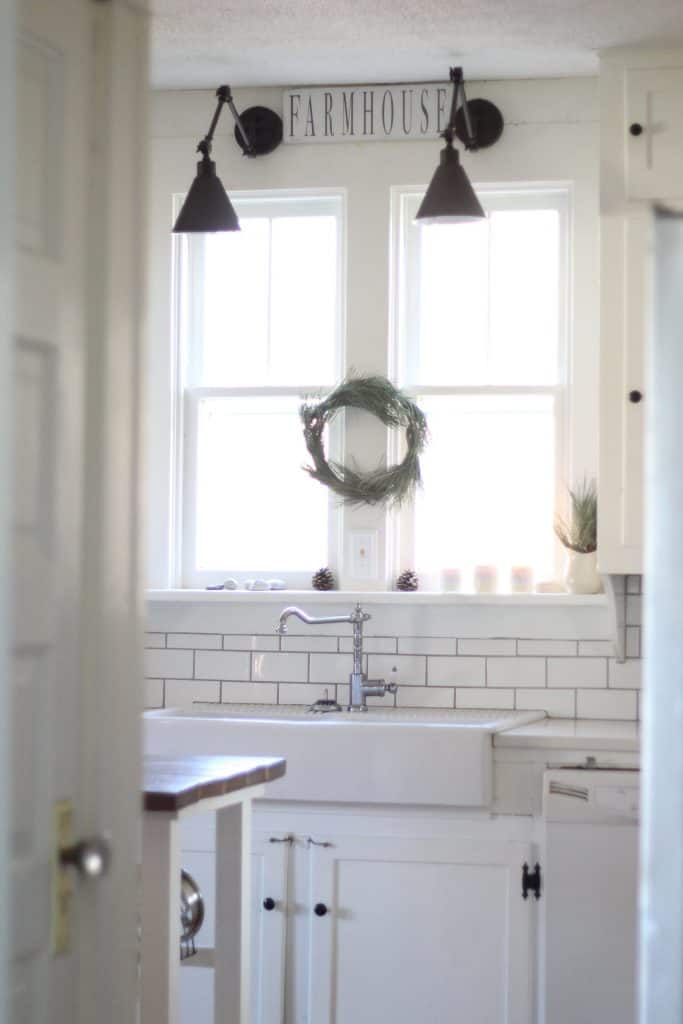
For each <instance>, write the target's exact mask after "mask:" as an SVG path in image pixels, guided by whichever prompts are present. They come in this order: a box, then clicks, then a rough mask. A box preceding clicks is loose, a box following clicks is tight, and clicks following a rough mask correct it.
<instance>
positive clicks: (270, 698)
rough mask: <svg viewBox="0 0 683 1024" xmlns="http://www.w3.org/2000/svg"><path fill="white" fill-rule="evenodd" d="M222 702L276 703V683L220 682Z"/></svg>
mask: <svg viewBox="0 0 683 1024" xmlns="http://www.w3.org/2000/svg"><path fill="white" fill-rule="evenodd" d="M221 702H222V703H223V704H277V683H221Z"/></svg>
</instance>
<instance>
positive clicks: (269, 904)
mask: <svg viewBox="0 0 683 1024" xmlns="http://www.w3.org/2000/svg"><path fill="white" fill-rule="evenodd" d="M263 909H264V910H275V900H274V899H273V898H272V897H271V896H266V898H265V899H264V901H263Z"/></svg>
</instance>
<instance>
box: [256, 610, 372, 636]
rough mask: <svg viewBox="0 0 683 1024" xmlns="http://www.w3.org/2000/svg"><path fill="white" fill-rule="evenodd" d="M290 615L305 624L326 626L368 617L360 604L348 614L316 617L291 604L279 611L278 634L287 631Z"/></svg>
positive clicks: (364, 619) (364, 620)
mask: <svg viewBox="0 0 683 1024" xmlns="http://www.w3.org/2000/svg"><path fill="white" fill-rule="evenodd" d="M359 614H360V616H362V619H359ZM292 615H294V616H295V617H296V618H297V619H301V621H302V622H305V623H306V625H307V626H326V625H331V624H332V623H334V622H356V621H363V622H366V621H367V620H368V619H369V618H370V616H369V615H368V614H367V613H366V612H361V609H360V605H359V606H358V607H357V608H356V610H355V611H353V612H351V613H350V614H349V615H323V616H321V617H318V618H316V617H315V616H313V615H308V614H307V612H305V611H304V610H303V609H302V608H297V607H296V605H293V604H292V605H289V607H287V608H283V610H282V611H281V612H280V621H279V623H278V625H277V628H276V630H275V632H276V633H279V634H280V636H284V635H285V634H286V633H287V619H288V618H290V616H292Z"/></svg>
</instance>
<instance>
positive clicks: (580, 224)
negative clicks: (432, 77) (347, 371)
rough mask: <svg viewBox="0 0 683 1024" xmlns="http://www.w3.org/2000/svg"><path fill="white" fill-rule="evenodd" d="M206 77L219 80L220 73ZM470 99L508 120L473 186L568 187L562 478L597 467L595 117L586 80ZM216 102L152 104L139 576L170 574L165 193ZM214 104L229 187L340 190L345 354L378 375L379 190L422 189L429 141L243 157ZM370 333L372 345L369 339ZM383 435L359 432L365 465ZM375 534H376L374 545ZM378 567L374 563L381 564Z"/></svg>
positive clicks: (474, 158)
mask: <svg viewBox="0 0 683 1024" xmlns="http://www.w3.org/2000/svg"><path fill="white" fill-rule="evenodd" d="M216 84H217V85H219V84H220V82H218V81H217V83H216ZM469 93H470V98H474V97H476V96H481V97H485V98H487V99H491V100H493V101H494V102H495V103H496V104H497V105H498V106H499V107H500V109H501V110H502V112H503V115H504V117H505V121H506V126H505V132H504V134H503V137H502V139H501V140H500V142H498V143H497V145H496V146H495V147H493V148H491V149H490V150H484V151H481V152H479V153H476V154H466V155H465V156H464V163H465V166H466V168H467V171H468V173H469V175H470V177H471V178H472V180H473V181H474V183H475V184H476V183H478V182H480V183H498V184H505V183H513V182H522V181H524V182H526V181H539V182H545V183H548V182H553V183H559V182H561V183H567V182H569V183H570V184H571V185H572V190H573V242H574V249H573V266H572V288H573V323H572V328H571V330H572V338H573V360H572V365H571V371H570V372H571V382H570V383H571V397H570V419H571V422H572V429H571V434H570V444H569V454H568V464H567V466H566V472H567V477H568V480H571V479H572V478H576V477H577V476H578V477H580V476H582V475H583V473H584V472H586V473H588V474H593V473H595V470H596V465H597V385H598V358H597V357H598V286H599V282H598V122H597V116H598V114H597V80H595V79H585V78H582V79H562V80H560V79H552V80H550V79H549V80H533V81H510V82H490V83H480V82H478V83H476V84H472V86H471V87H470V89H469ZM235 100H236V103H237V107H238V109H244V108H245V107H247V106H250V105H253V104H256V103H259V104H263V105H266V106H270V107H272V108H273V109H275V110H277V111H278V112H279V110H280V104H281V92H280V90H277V89H267V90H266V89H264V90H246V91H240V92H237V93H236V94H235ZM213 109H214V98H213V95H212V93H210V92H203V91H201V92H159V93H156V94H154V97H153V104H152V119H151V124H152V140H151V147H150V157H151V159H150V166H151V182H152V187H151V211H150V213H151V227H150V230H151V238H150V251H149V257H150V275H149V279H150V309H149V331H150V345H149V353H150V365H149V401H148V406H147V408H148V460H149V461H148V466H149V473H148V479H149V505H148V517H149V527H150V529H149V540H148V552H149V579H148V581H149V585H150V586H156V587H167V586H173V585H178V580H177V579H176V578H174V577H173V575H172V569H171V568H170V566H171V560H170V552H171V547H172V545H171V536H172V532H173V524H172V512H171V500H170V495H171V492H172V484H173V481H172V476H173V459H172V456H171V454H170V453H171V449H172V437H173V429H174V422H175V415H176V410H175V409H174V387H175V385H174V373H175V358H174V354H173V352H172V347H171V324H170V315H171V302H170V254H171V234H170V229H171V223H172V217H171V195H172V194H173V193H174V192H176V193H182V192H184V191H186V190H187V188H188V186H189V184H190V182H191V180H192V177H193V175H194V165H195V161H196V155H195V153H194V150H195V147H196V144H197V142H198V141H199V139H200V138H201V137H202V136H203V135H204V134H205V132H206V130H207V128H208V125H209V121H210V119H211V115H212V113H213ZM232 128H233V126H232V123H231V119H230V117H229V114H227V113H225V112H224V114H223V119H222V120H221V124H220V129H219V132H218V137H217V139H216V142H215V145H214V153H213V155H214V158H215V160H216V162H217V167H218V173H219V176H220V177H221V179H222V181H223V183H224V185H225V186H226V188H227V190H228V192H229V193H232V192H238V191H240V190H243V191H247V190H249V191H251V190H255V189H256V190H257V189H277V188H298V189H301V188H320V187H327V188H330V187H333V188H340V189H341V188H343V189H345V190H346V194H347V203H348V207H347V210H348V228H347V231H348V234H347V259H348V267H347V337H346V346H347V361H348V363H349V364H350V365H352V366H353V367H354V368H355V369H356V370H358V371H360V372H377V373H386V372H387V369H388V366H387V361H386V356H385V354H384V353H385V352H386V349H387V346H386V345H385V344H377V340H378V339H379V340H381V341H382V342H384V341H385V340H386V339H387V336H388V331H389V259H390V244H389V240H390V190H391V188H392V186H423V185H426V184H427V182H428V181H429V179H430V177H431V174H432V173H433V170H434V168H435V166H436V164H437V161H438V155H439V150H440V145H439V142H438V140H437V141H423V140H420V141H414V142H355V143H348V144H343V145H342V144H338V145H329V144H328V145H325V144H321V145H283V146H281V147H280V148H279V149H278V150H277V151H276V152H275V153H273V154H272V155H270V156H268V157H261V158H258V159H256V160H247V159H246V158H244V157H243V156H242V153H241V150H239V148H238V147H237V145H236V143H235V142H234V140H233V138H232ZM373 342H374V344H373ZM380 437H381V435H379V434H378V435H376V436H375V438H372V439H371V438H369V437H368V438H366V439H364V447H365V448H366V450H367V452H368V458H369V459H370V461H371V462H376V460H377V453H378V445H380V443H381V441H380ZM344 514H345V515H348V516H350V517H352V524H353V527H354V528H356V529H363V528H371V529H379V530H380V531H383V529H384V520H383V514H382V513H381V512H378V511H377V510H373V509H356V510H350V511H348V512H346V511H345V513H344ZM384 547H385V545H384V544H382V543H380V551H382V550H383V549H384ZM380 576H381V577H382V578H384V576H385V565H383V564H382V565H380Z"/></svg>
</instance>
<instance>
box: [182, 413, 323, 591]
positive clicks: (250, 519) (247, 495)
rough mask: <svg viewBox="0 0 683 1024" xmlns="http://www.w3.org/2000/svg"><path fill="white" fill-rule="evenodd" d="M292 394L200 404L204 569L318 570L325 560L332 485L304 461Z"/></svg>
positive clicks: (200, 557)
mask: <svg viewBox="0 0 683 1024" xmlns="http://www.w3.org/2000/svg"><path fill="white" fill-rule="evenodd" d="M298 407H299V400H298V399H295V398H276V399H265V398H240V399H232V398H204V399H201V400H200V402H199V409H198V431H197V436H198V451H197V488H196V498H195V500H196V517H197V534H196V551H195V558H196V565H195V568H196V569H197V570H199V571H203V570H212V569H222V568H225V569H230V570H234V571H236V572H239V571H243V570H248V571H265V572H267V571H269V570H270V571H275V570H277V572H278V573H285V572H288V571H289V572H293V571H310V572H313V571H315V569H316V568H318V567H319V566H320V565H324V564H325V563H326V561H327V556H326V552H327V529H328V527H327V516H328V496H327V491H326V489H325V488H324V487H322V486H321V485H320V484H318V483H316V482H315V481H313V480H310V479H309V477H308V475H307V474H306V473H304V471H303V469H302V468H301V467H302V465H303V463H304V462H305V460H306V449H305V446H304V442H303V437H302V428H301V423H300V420H299V415H298Z"/></svg>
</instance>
